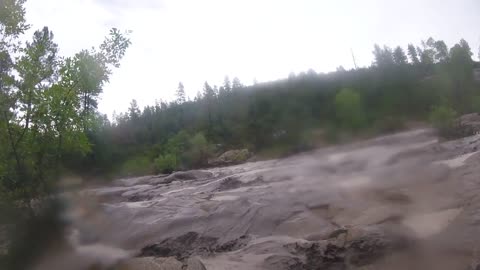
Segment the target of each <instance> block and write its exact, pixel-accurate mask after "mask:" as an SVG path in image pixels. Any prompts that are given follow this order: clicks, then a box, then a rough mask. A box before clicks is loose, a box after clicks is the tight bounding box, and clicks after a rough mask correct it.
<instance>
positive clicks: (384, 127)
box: [375, 116, 405, 133]
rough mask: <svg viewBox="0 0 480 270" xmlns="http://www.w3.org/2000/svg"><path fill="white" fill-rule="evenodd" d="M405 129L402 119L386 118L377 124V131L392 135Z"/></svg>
mask: <svg viewBox="0 0 480 270" xmlns="http://www.w3.org/2000/svg"><path fill="white" fill-rule="evenodd" d="M404 128H405V121H404V120H403V119H402V118H400V117H394V116H385V117H383V118H381V119H379V120H378V121H377V122H376V123H375V129H376V130H378V131H379V132H381V133H390V132H395V131H399V130H402V129H404Z"/></svg>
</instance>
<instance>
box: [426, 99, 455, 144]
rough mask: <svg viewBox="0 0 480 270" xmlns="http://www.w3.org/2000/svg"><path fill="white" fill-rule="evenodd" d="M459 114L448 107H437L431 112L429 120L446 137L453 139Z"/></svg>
mask: <svg viewBox="0 0 480 270" xmlns="http://www.w3.org/2000/svg"><path fill="white" fill-rule="evenodd" d="M456 117H457V113H456V112H455V110H453V109H452V108H450V107H448V106H435V107H433V109H432V111H431V112H430V115H429V119H430V122H431V123H432V125H433V126H434V127H435V128H436V129H437V130H438V132H439V134H440V135H442V136H444V137H452V136H453V134H454V132H455V118H456Z"/></svg>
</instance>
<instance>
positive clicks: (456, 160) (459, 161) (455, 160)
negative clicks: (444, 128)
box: [435, 151, 479, 169]
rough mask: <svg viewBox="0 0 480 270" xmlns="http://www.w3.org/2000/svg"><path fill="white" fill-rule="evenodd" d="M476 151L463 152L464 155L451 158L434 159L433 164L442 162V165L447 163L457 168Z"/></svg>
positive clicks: (450, 166)
mask: <svg viewBox="0 0 480 270" xmlns="http://www.w3.org/2000/svg"><path fill="white" fill-rule="evenodd" d="M478 152H479V151H477V152H473V153H468V154H464V155H461V156H458V157H456V158H453V159H448V160H441V161H436V162H435V164H444V165H447V166H448V167H449V168H452V169H455V168H459V167H462V166H463V165H465V161H467V159H468V158H469V157H471V156H473V155H475V154H476V153H478Z"/></svg>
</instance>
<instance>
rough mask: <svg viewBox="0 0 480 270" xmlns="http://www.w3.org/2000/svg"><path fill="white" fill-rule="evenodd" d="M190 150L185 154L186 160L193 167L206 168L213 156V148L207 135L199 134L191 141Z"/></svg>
mask: <svg viewBox="0 0 480 270" xmlns="http://www.w3.org/2000/svg"><path fill="white" fill-rule="evenodd" d="M189 145H190V147H189V150H188V151H187V152H186V153H185V160H186V162H187V164H188V165H190V166H191V167H201V166H205V165H206V164H207V162H208V159H209V158H210V157H211V155H212V147H211V146H210V144H209V143H208V141H207V139H206V137H205V135H203V133H201V132H199V133H197V134H195V135H194V136H193V137H192V138H191V139H190V141H189Z"/></svg>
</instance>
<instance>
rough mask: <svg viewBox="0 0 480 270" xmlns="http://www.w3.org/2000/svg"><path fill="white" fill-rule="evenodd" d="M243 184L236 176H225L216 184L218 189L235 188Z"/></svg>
mask: <svg viewBox="0 0 480 270" xmlns="http://www.w3.org/2000/svg"><path fill="white" fill-rule="evenodd" d="M242 185H243V183H242V181H240V180H238V179H237V178H235V177H233V176H230V177H227V178H226V179H225V180H223V181H222V183H220V185H219V186H218V191H225V190H229V189H236V188H239V187H241V186H242Z"/></svg>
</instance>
